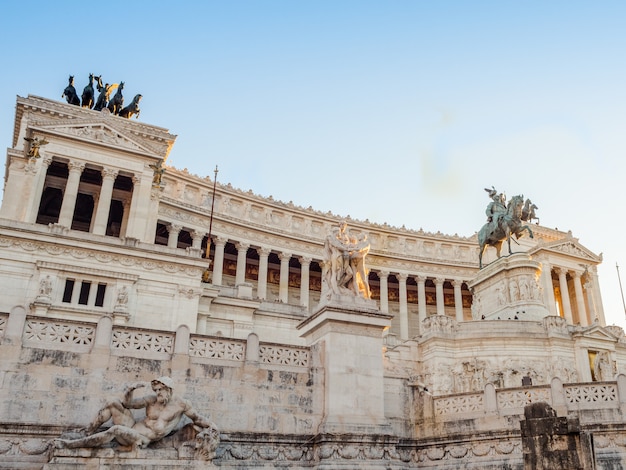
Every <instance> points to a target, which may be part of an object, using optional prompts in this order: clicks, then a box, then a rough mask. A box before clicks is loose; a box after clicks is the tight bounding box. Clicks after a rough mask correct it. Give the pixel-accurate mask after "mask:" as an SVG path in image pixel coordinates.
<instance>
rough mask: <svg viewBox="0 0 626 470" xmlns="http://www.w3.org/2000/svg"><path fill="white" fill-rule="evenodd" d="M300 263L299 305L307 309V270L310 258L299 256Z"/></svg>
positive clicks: (309, 265)
mask: <svg viewBox="0 0 626 470" xmlns="http://www.w3.org/2000/svg"><path fill="white" fill-rule="evenodd" d="M298 261H300V305H301V306H302V307H306V308H309V270H310V267H311V261H313V259H312V258H309V257H308V256H301V257H300V258H298Z"/></svg>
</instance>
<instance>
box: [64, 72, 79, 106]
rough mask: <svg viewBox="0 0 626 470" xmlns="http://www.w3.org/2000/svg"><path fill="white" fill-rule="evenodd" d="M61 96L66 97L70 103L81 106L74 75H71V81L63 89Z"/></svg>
mask: <svg viewBox="0 0 626 470" xmlns="http://www.w3.org/2000/svg"><path fill="white" fill-rule="evenodd" d="M61 98H65V99H66V100H67V102H68V103H69V104H74V105H76V106H80V98H79V97H78V94H77V93H76V88H74V75H70V80H69V83H68V85H67V86H66V87H65V90H63V94H62V95H61Z"/></svg>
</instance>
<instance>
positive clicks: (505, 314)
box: [468, 253, 551, 320]
mask: <svg viewBox="0 0 626 470" xmlns="http://www.w3.org/2000/svg"><path fill="white" fill-rule="evenodd" d="M540 275H541V263H539V262H538V261H534V260H533V259H532V258H531V257H530V255H528V254H527V253H515V254H513V255H510V256H507V257H503V258H500V259H498V260H497V261H495V262H493V263H491V264H489V265H488V266H487V267H485V268H483V269H481V270H480V271H479V272H478V275H477V276H476V278H474V280H473V281H471V282H470V283H469V284H468V287H469V288H470V289H471V290H472V291H473V293H474V303H473V306H472V317H473V319H474V320H480V319H484V320H516V319H517V320H541V319H542V318H544V317H547V316H550V315H551V313H550V311H549V310H548V308H547V307H546V305H545V304H544V301H543V293H542V289H541V287H540V281H539V278H540Z"/></svg>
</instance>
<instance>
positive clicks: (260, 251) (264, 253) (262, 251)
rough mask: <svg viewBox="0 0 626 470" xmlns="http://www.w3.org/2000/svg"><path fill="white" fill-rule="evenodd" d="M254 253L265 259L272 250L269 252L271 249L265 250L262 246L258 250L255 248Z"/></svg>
mask: <svg viewBox="0 0 626 470" xmlns="http://www.w3.org/2000/svg"><path fill="white" fill-rule="evenodd" d="M256 252H257V254H258V255H259V256H260V257H262V258H265V257H267V256H269V255H270V253H271V252H272V250H271V249H269V248H266V247H264V246H261V247H259V248H257V249H256Z"/></svg>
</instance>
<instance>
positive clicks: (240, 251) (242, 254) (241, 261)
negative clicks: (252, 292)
mask: <svg viewBox="0 0 626 470" xmlns="http://www.w3.org/2000/svg"><path fill="white" fill-rule="evenodd" d="M235 248H237V272H236V273H235V285H236V286H238V285H239V284H243V283H244V282H246V256H247V255H248V248H250V245H249V244H247V243H237V244H235Z"/></svg>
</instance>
